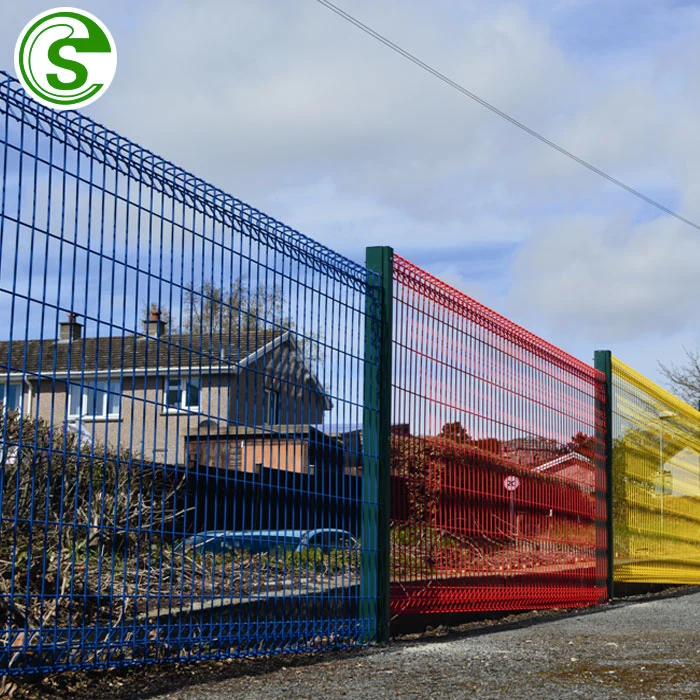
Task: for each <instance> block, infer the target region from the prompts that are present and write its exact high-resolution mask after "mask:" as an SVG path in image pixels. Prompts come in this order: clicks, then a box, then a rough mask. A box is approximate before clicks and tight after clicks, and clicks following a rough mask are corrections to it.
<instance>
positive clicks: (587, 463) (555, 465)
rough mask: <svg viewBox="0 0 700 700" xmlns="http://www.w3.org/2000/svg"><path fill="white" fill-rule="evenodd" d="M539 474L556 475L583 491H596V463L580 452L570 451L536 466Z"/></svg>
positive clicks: (535, 469)
mask: <svg viewBox="0 0 700 700" xmlns="http://www.w3.org/2000/svg"><path fill="white" fill-rule="evenodd" d="M534 471H535V472H536V473H538V474H547V475H549V476H556V477H558V478H559V479H562V480H564V481H566V482H568V483H570V484H572V485H575V486H578V487H579V488H581V489H582V490H583V491H586V492H588V493H593V492H594V491H595V474H596V469H595V464H594V463H593V461H592V460H590V459H588V457H584V456H583V455H581V454H579V453H578V452H568V453H567V454H564V455H561V456H560V457H557V458H555V459H551V460H549V461H548V462H545V463H544V464H540V465H538V466H536V467H535V468H534Z"/></svg>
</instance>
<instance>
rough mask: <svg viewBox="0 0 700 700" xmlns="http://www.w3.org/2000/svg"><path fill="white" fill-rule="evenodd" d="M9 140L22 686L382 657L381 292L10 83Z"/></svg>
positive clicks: (3, 572) (4, 484)
mask: <svg viewBox="0 0 700 700" xmlns="http://www.w3.org/2000/svg"><path fill="white" fill-rule="evenodd" d="M0 119H1V123H2V126H1V127H0V137H1V138H0V146H1V152H0V168H1V173H2V174H1V176H0V177H1V180H2V192H1V194H0V197H1V199H0V399H1V400H2V408H3V412H2V418H1V423H0V450H1V453H0V459H1V462H0V516H1V517H0V674H8V673H10V674H13V673H27V672H40V671H49V670H62V669H68V668H87V667H106V666H114V665H125V664H132V663H137V662H154V661H161V660H168V659H170V660H185V659H195V658H212V657H222V656H235V655H243V654H251V653H253V654H254V653H270V652H275V651H283V650H287V651H289V650H307V649H316V648H320V647H335V648H338V647H344V646H350V645H354V644H357V643H359V642H362V641H367V640H369V639H372V638H373V637H374V635H375V625H376V622H375V618H374V603H375V601H374V599H373V597H372V596H373V595H374V590H375V588H374V585H373V584H371V579H372V577H373V576H375V570H374V569H375V560H376V552H377V542H376V528H372V527H371V524H372V522H373V519H375V518H376V511H377V503H376V498H375V497H373V496H372V495H371V494H375V493H376V490H374V489H371V488H370V489H368V488H366V486H367V484H365V488H363V484H362V478H363V477H362V465H363V458H365V459H367V458H371V459H376V455H375V454H368V452H367V451H368V450H371V449H373V448H372V445H373V444H375V443H374V442H373V441H371V440H364V441H362V440H361V439H360V435H361V427H362V425H361V424H362V422H363V420H364V421H365V422H367V421H368V420H370V422H376V421H375V416H374V414H375V412H376V404H375V403H374V397H373V395H372V392H365V391H364V384H365V382H366V379H367V378H368V377H370V378H372V377H373V375H372V373H373V372H377V371H378V369H379V368H378V366H377V363H376V361H374V360H371V359H366V358H368V357H374V356H375V355H376V353H371V352H367V349H366V347H365V345H366V342H371V338H370V335H373V334H367V339H366V328H371V325H372V323H374V322H375V321H376V320H377V319H378V314H379V302H378V296H377V289H378V287H379V280H378V278H377V276H376V275H373V273H370V272H368V271H367V270H366V269H365V268H363V267H361V266H359V265H357V264H355V263H352V262H351V261H349V260H347V259H345V258H343V257H341V256H339V255H337V254H335V253H333V252H332V251H330V250H328V249H326V248H324V247H323V246H321V245H319V244H317V243H315V242H314V241H312V240H310V239H308V238H306V237H304V236H302V235H301V234H299V233H297V232H295V231H293V230H291V229H289V228H287V227H285V226H283V225H282V224H280V223H278V222H277V221H275V220H273V219H271V218H269V217H267V216H265V215H264V214H262V213H261V212H259V211H256V210H255V209H252V208H250V207H248V206H247V205H245V204H243V203H242V202H240V201H238V200H236V199H234V198H232V197H230V196H228V195H226V194H225V193H224V192H222V191H220V190H218V189H216V188H214V187H212V186H210V185H208V184H207V183H206V182H204V181H202V180H199V179H197V178H195V177H194V176H192V175H190V174H188V173H187V172H185V171H183V170H181V169H179V168H177V167H176V166H174V165H172V164H171V163H168V162H167V161H165V160H163V159H161V158H159V157H157V156H155V155H154V154H152V153H150V152H148V151H145V150H143V149H141V148H139V147H138V146H136V145H135V144H133V143H131V142H130V141H128V140H127V139H124V138H122V137H121V136H119V135H118V134H116V133H114V132H111V131H108V130H106V129H105V128H103V127H101V126H100V125H98V124H96V123H94V122H93V121H91V120H90V119H87V118H86V117H84V116H81V115H80V114H78V113H75V112H63V113H56V112H53V111H51V110H48V109H45V108H43V107H41V106H40V105H38V104H36V103H35V102H33V101H31V100H30V99H28V98H27V96H26V95H25V94H24V92H23V91H22V90H21V89H20V88H19V86H18V84H17V82H16V81H14V79H12V78H11V77H10V76H8V75H7V74H5V73H2V74H0ZM373 383H376V382H373ZM374 449H376V448H374ZM368 494H369V496H368ZM362 524H364V529H365V531H364V532H363V525H362ZM368 524H369V525H368ZM370 584H371V585H370Z"/></svg>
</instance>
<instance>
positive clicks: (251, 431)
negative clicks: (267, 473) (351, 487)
mask: <svg viewBox="0 0 700 700" xmlns="http://www.w3.org/2000/svg"><path fill="white" fill-rule="evenodd" d="M187 446H188V449H187V453H188V464H189V466H190V468H191V469H197V470H201V468H202V467H203V466H205V465H206V466H207V467H213V468H216V469H221V470H228V471H236V472H243V473H246V474H252V475H260V474H261V472H263V471H264V470H281V471H285V472H288V473H293V474H303V475H308V476H316V475H317V473H318V474H320V472H321V471H323V470H326V471H329V472H330V473H331V474H335V473H339V472H340V471H341V470H342V466H343V448H342V443H340V442H339V441H338V440H337V439H336V438H335V437H332V436H330V435H327V434H325V433H324V432H322V431H321V430H319V429H318V428H317V427H314V426H311V425H255V426H246V425H237V424H228V425H225V424H221V425H218V426H210V425H205V426H201V427H199V428H198V429H197V430H193V431H191V432H190V434H189V435H188V436H187Z"/></svg>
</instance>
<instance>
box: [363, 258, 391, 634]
mask: <svg viewBox="0 0 700 700" xmlns="http://www.w3.org/2000/svg"><path fill="white" fill-rule="evenodd" d="M393 257H394V251H393V250H392V248H389V247H386V246H375V247H371V248H367V259H366V264H367V268H368V269H369V270H371V271H372V272H376V273H377V274H378V275H380V282H379V286H378V287H376V288H374V289H372V288H370V289H369V290H368V294H367V316H366V319H367V320H366V326H365V356H366V357H367V359H368V361H367V362H366V364H365V368H366V369H365V402H364V405H365V410H364V415H363V429H362V434H363V442H364V449H363V453H364V464H363V467H362V496H363V498H362V502H363V512H362V539H363V545H365V546H364V547H363V553H364V554H363V564H362V579H361V599H362V600H363V601H364V603H365V605H366V608H365V611H366V612H367V614H368V615H371V614H372V612H374V616H375V620H376V639H377V641H378V642H379V643H381V644H384V643H386V642H388V641H389V555H390V552H389V549H390V547H389V513H390V497H391V493H390V480H389V465H390V461H391V445H390V432H391V376H392V375H391V343H392V338H391V336H392V327H393V326H392V309H393ZM377 309H379V319H378V320H377ZM377 409H378V410H377ZM368 455H369V456H368ZM368 543H371V544H372V547H370V548H367V544H368ZM368 549H369V551H368ZM372 550H373V551H372ZM363 617H365V615H363ZM365 619H366V617H365Z"/></svg>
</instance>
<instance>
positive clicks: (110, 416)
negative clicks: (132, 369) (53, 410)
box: [66, 378, 122, 421]
mask: <svg viewBox="0 0 700 700" xmlns="http://www.w3.org/2000/svg"><path fill="white" fill-rule="evenodd" d="M119 384H120V382H119V380H118V379H109V378H107V379H96V380H95V382H94V383H83V384H76V383H70V382H69V384H68V392H67V393H68V400H67V405H66V412H67V414H68V418H69V419H73V420H87V421H101V420H119V419H120V418H121V415H122V391H121V390H120V389H116V390H115V387H116V386H119ZM90 391H100V392H102V394H103V395H104V398H103V401H102V412H101V413H88V412H87V411H88V403H89V401H88V399H89V392H90ZM78 392H80V410H79V411H78V412H76V411H75V410H74V406H73V403H74V394H77V393H78ZM112 397H116V398H117V399H118V403H117V410H116V411H113V412H112V413H110V412H109V403H110V399H111V398H112Z"/></svg>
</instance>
